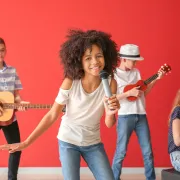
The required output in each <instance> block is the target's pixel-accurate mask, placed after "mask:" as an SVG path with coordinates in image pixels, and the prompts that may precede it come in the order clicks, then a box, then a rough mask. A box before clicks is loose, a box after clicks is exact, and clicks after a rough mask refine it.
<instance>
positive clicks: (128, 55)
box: [119, 44, 144, 61]
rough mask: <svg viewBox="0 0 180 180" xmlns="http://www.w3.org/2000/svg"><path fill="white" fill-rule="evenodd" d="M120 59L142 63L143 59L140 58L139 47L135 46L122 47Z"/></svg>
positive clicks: (126, 45)
mask: <svg viewBox="0 0 180 180" xmlns="http://www.w3.org/2000/svg"><path fill="white" fill-rule="evenodd" d="M119 56H120V58H124V59H129V60H135V61H142V60H144V58H143V57H141V56H140V51H139V47H138V46H137V45H135V44H125V45H122V46H121V47H120V51H119Z"/></svg>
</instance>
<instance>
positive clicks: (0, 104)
mask: <svg viewBox="0 0 180 180" xmlns="http://www.w3.org/2000/svg"><path fill="white" fill-rule="evenodd" d="M2 115H3V104H2V102H0V116H2Z"/></svg>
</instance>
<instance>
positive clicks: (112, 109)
mask: <svg viewBox="0 0 180 180" xmlns="http://www.w3.org/2000/svg"><path fill="white" fill-rule="evenodd" d="M104 106H105V109H106V114H108V115H112V114H115V113H116V112H117V111H118V110H119V108H120V104H119V101H118V99H117V98H116V95H113V96H111V97H110V98H108V97H105V98H104Z"/></svg>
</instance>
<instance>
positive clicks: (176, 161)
mask: <svg viewBox="0 0 180 180" xmlns="http://www.w3.org/2000/svg"><path fill="white" fill-rule="evenodd" d="M170 159H171V163H172V166H173V167H174V169H175V170H176V171H179V172H180V151H174V152H172V153H171V154H170Z"/></svg>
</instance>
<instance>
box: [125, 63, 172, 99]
mask: <svg viewBox="0 0 180 180" xmlns="http://www.w3.org/2000/svg"><path fill="white" fill-rule="evenodd" d="M161 70H163V71H164V72H165V73H166V74H167V73H168V72H170V71H171V67H170V66H169V65H167V64H164V65H163V66H161ZM157 77H158V72H157V73H156V74H154V75H153V76H151V77H150V78H148V79H147V80H145V81H143V80H139V81H138V82H137V83H136V84H130V85H127V86H125V88H124V90H123V92H127V91H129V90H131V89H133V88H134V87H139V90H141V91H145V90H146V89H147V85H148V84H150V83H151V82H152V81H154V80H155V79H156V78H157ZM137 98H138V97H135V96H129V97H127V99H128V100H129V101H135V100H136V99H137Z"/></svg>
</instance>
